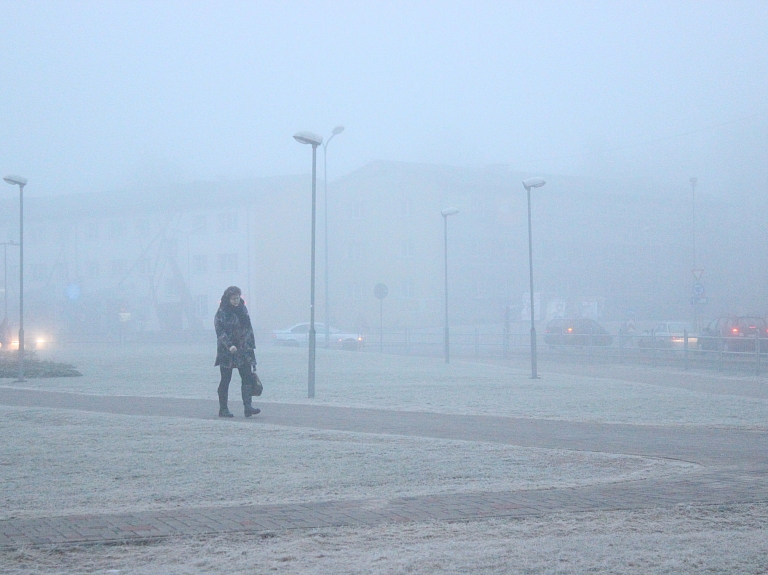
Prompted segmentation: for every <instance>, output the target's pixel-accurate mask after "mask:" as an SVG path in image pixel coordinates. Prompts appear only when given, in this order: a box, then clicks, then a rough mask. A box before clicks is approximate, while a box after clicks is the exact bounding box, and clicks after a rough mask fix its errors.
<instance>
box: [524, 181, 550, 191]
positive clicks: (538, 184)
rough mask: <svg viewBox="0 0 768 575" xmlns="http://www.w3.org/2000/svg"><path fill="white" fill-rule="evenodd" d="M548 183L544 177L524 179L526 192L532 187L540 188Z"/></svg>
mask: <svg viewBox="0 0 768 575" xmlns="http://www.w3.org/2000/svg"><path fill="white" fill-rule="evenodd" d="M546 183H547V182H545V181H544V178H528V179H527V180H523V187H524V188H525V191H526V192H530V191H531V188H540V187H541V186H543V185H544V184H546Z"/></svg>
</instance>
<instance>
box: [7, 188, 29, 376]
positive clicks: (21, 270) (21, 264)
mask: <svg viewBox="0 0 768 575" xmlns="http://www.w3.org/2000/svg"><path fill="white" fill-rule="evenodd" d="M3 179H4V180H5V181H6V182H8V183H9V184H11V185H12V186H19V379H18V381H24V186H26V185H27V178H22V177H21V176H15V175H9V176H5V177H4V178H3Z"/></svg>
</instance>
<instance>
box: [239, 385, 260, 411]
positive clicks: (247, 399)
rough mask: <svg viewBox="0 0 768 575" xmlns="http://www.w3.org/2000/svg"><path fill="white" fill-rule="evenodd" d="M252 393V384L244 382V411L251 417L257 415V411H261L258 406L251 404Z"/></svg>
mask: <svg viewBox="0 0 768 575" xmlns="http://www.w3.org/2000/svg"><path fill="white" fill-rule="evenodd" d="M252 393H253V387H252V386H251V384H249V383H243V387H242V394H243V412H244V415H245V417H250V416H252V415H256V414H257V413H261V410H260V409H259V408H258V407H252V406H251V394H252Z"/></svg>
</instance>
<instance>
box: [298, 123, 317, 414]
mask: <svg viewBox="0 0 768 575" xmlns="http://www.w3.org/2000/svg"><path fill="white" fill-rule="evenodd" d="M293 137H294V139H295V140H296V141H297V142H299V143H300V144H309V145H310V146H312V264H311V266H310V288H309V292H310V296H309V375H308V378H307V397H309V399H312V398H314V397H315V344H316V341H315V339H316V334H315V215H316V213H317V201H316V198H317V147H318V146H320V145H322V143H323V137H322V136H318V135H317V134H313V133H312V132H296V133H295V134H294V135H293Z"/></svg>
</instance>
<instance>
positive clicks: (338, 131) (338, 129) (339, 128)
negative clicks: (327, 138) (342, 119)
mask: <svg viewBox="0 0 768 575" xmlns="http://www.w3.org/2000/svg"><path fill="white" fill-rule="evenodd" d="M343 131H344V126H336V127H335V128H334V129H333V132H331V133H332V134H333V135H334V136H336V135H338V134H341V133H342V132H343Z"/></svg>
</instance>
